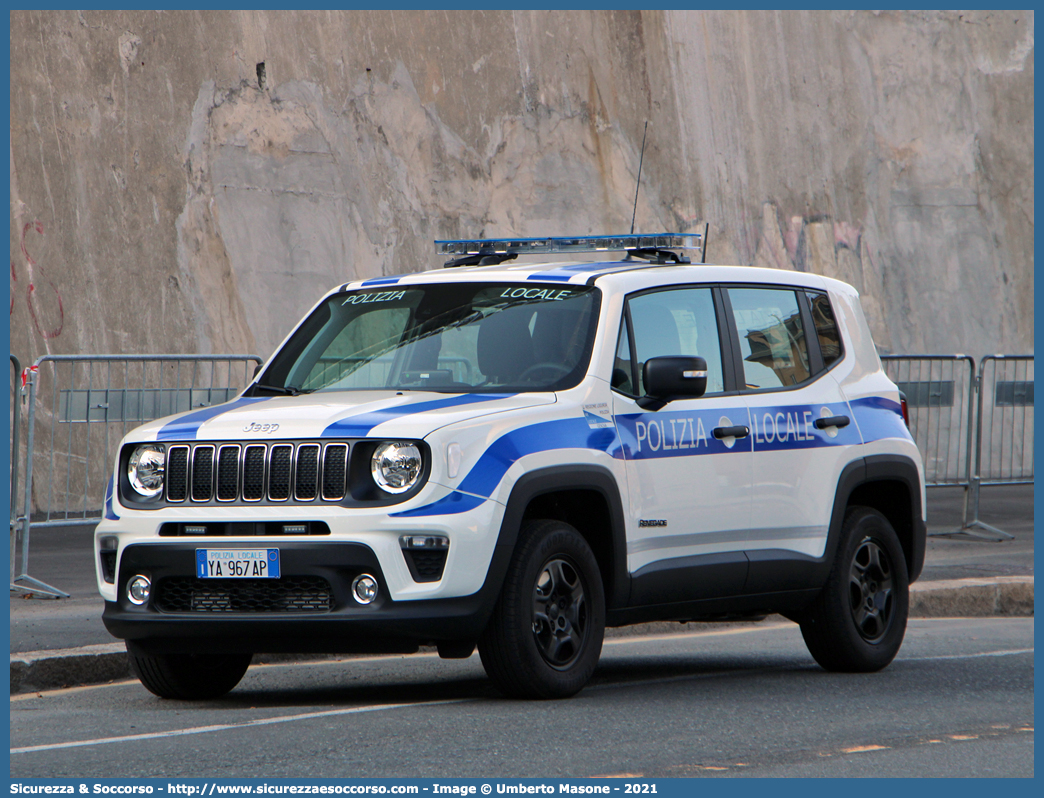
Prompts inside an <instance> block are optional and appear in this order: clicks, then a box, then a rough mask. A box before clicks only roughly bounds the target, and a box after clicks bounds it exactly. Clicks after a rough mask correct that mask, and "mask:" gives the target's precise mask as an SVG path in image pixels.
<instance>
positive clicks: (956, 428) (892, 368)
mask: <svg viewBox="0 0 1044 798" xmlns="http://www.w3.org/2000/svg"><path fill="white" fill-rule="evenodd" d="M881 361H882V362H883V364H884V367H885V373H887V374H888V376H889V377H890V378H891V379H892V381H893V382H894V383H896V385H898V386H899V390H900V391H902V392H903V393H904V394H906V405H907V409H908V411H909V414H910V433H911V434H912V435H913V438H914V441H915V442H916V443H917V448H918V449H920V451H921V458H922V460H923V461H924V482H925V485H926V486H928V487H936V486H939V485H960V486H967V485H968V474H969V465H970V463H971V450H972V447H973V445H974V439H973V437H972V427H971V425H972V422H973V420H974V419H973V416H972V409H973V408H974V407H975V361H974V360H973V359H972V358H971V357H969V356H968V355H886V356H883V357H882V358H881Z"/></svg>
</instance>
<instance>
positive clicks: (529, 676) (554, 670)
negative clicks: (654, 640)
mask: <svg viewBox="0 0 1044 798" xmlns="http://www.w3.org/2000/svg"><path fill="white" fill-rule="evenodd" d="M604 634H605V598H604V596H603V592H602V578H601V575H600V573H599V571H598V563H597V562H596V561H595V557H594V554H593V553H592V552H591V547H590V546H588V545H587V541H586V540H584V538H583V537H582V536H581V535H580V533H579V532H577V531H576V529H574V528H573V527H571V526H570V525H569V524H566V523H563V522H561V521H532V522H530V523H528V524H526V526H525V527H524V528H523V529H522V533H521V535H520V537H519V547H518V549H517V551H516V552H515V555H514V557H513V558H512V560H511V565H510V566H509V567H508V573H507V575H506V577H505V580H504V586H503V590H502V591H501V594H500V598H499V599H498V600H497V604H496V607H494V609H493V616H492V617H491V618H490V621H489V624H488V625H487V627H486V630H485V631H484V632H483V633H482V637H481V638H480V639H479V644H478V645H479V655H480V656H481V658H482V665H483V667H484V668H485V669H486V673H487V674H488V675H489V677H490V679H492V680H493V683H494V684H495V685H496V686H497V688H498V689H499V690H500V691H501V692H502V693H504V694H506V695H508V696H511V697H515V698H566V697H568V696H571V695H575V694H576V693H578V692H580V690H582V689H583V687H584V685H585V684H587V682H588V681H589V680H590V679H591V675H592V674H593V673H594V669H595V667H596V666H597V664H598V657H599V656H600V654H601V652H602V638H603V636H604Z"/></svg>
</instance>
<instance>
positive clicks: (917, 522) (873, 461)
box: [846, 455, 926, 584]
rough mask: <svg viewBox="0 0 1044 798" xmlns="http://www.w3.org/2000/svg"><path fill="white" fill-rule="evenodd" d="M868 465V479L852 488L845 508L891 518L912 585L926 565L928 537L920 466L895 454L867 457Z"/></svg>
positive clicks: (889, 520) (890, 522)
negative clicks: (860, 507)
mask: <svg viewBox="0 0 1044 798" xmlns="http://www.w3.org/2000/svg"><path fill="white" fill-rule="evenodd" d="M865 462H866V476H865V479H864V481H862V482H861V483H860V484H858V485H855V486H854V487H853V489H852V492H851V493H850V494H849V496H848V500H847V502H846V505H847V506H848V507H855V506H862V507H870V508H873V509H875V510H877V511H878V512H879V513H881V515H883V516H884V517H885V518H886V519H888V523H889V524H891V525H892V529H894V530H895V534H896V537H897V538H898V539H899V545H900V546H902V548H903V554H904V555H905V559H906V571H907V574H908V577H909V581H910V583H911V584H912V583H913V582H914V581H915V580H916V579H917V577H919V576H920V574H921V569H922V567H923V566H924V551H925V536H926V530H925V526H924V521H923V520H922V516H921V490H920V481H919V476H918V472H917V466H916V465H915V464H914V463H913V461H912V460H910V459H908V458H905V457H897V456H892V455H878V456H873V457H867V458H866V460H865Z"/></svg>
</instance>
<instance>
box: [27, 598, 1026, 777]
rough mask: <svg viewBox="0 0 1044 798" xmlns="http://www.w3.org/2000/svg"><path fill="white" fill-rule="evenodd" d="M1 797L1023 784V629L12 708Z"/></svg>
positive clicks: (925, 630) (755, 638)
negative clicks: (321, 782) (871, 654)
mask: <svg viewBox="0 0 1044 798" xmlns="http://www.w3.org/2000/svg"><path fill="white" fill-rule="evenodd" d="M10 762H11V775H12V777H15V778H18V777H23V778H24V777H60V776H71V777H91V776H95V777H129V776H137V777H167V778H178V777H182V778H187V777H193V778H233V777H286V776H299V777H311V778H319V777H337V778H349V777H350V778H359V777H419V778H452V777H483V776H499V777H563V776H607V775H622V774H630V775H633V776H638V775H641V776H643V777H644V778H647V779H648V778H656V779H658V778H667V777H678V776H732V777H735V776H755V777H761V776H875V777H882V776H935V777H941V776H948V777H957V776H1024V777H1031V776H1032V775H1033V619H1032V618H982V619H918V620H914V621H911V623H910V627H909V630H908V632H907V638H906V642H905V644H904V646H903V649H902V650H901V652H900V655H899V658H898V659H897V660H896V661H895V662H894V663H893V664H892V665H891V666H890V667H889V668H887V669H886V670H884V671H882V672H881V673H877V674H868V675H842V674H829V673H826V672H825V671H823V670H821V669H820V668H819V667H818V666H817V665H816V664H815V663H814V662H813V661H812V659H811V657H810V656H809V655H808V653H807V651H806V650H805V647H804V644H803V642H802V640H801V636H800V633H799V632H798V630H797V627H796V626H794V625H793V624H790V623H785V622H775V623H765V624H756V625H750V626H741V627H733V628H731V629H715V630H709V631H694V632H691V633H686V634H681V635H671V636H660V637H630V638H617V639H613V640H610V641H607V643H606V646H605V649H604V650H603V654H602V660H601V664H600V666H599V670H598V672H597V674H596V676H595V679H594V681H593V682H592V684H591V685H590V686H589V687H588V688H587V689H585V690H584V691H583V692H582V693H581V694H580V695H579V696H578V697H576V698H574V699H571V700H567V701H558V702H513V701H506V700H504V699H501V698H500V697H499V696H498V695H497V693H496V692H495V691H494V690H493V689H492V687H491V686H490V684H489V682H488V681H487V680H486V679H485V678H484V675H483V672H482V668H481V664H480V663H479V661H478V657H477V655H476V656H473V657H472V658H471V659H469V660H464V661H456V660H454V661H444V660H439V659H438V658H437V657H435V656H434V655H424V654H421V655H414V656H410V657H368V658H360V659H356V660H351V661H343V662H329V661H326V662H313V663H295V664H292V665H265V666H255V667H253V668H251V669H250V671H249V672H248V673H247V676H246V677H245V678H244V680H243V682H242V683H241V684H240V686H239V687H237V688H236V690H234V691H233V692H232V693H231V694H230V695H229V696H228V697H226V698H225V699H222V700H220V701H216V702H212V703H209V704H207V703H180V702H170V701H161V700H160V699H157V698H155V697H153V696H152V695H151V694H149V693H147V692H146V691H145V689H144V688H142V687H141V686H140V685H138V684H137V683H136V682H124V683H118V684H113V685H107V686H100V687H88V688H75V689H70V690H59V691H54V692H50V693H45V694H28V695H25V696H16V697H13V698H12V701H11V760H10Z"/></svg>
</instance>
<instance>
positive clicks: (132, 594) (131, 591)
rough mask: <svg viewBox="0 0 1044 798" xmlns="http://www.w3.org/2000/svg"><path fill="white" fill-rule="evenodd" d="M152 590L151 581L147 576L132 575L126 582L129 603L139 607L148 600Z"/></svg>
mask: <svg viewBox="0 0 1044 798" xmlns="http://www.w3.org/2000/svg"><path fill="white" fill-rule="evenodd" d="M151 591H152V582H151V581H150V580H149V578H148V577H147V576H141V575H140V574H139V575H138V576H135V577H132V578H131V580H130V582H128V583H127V599H128V601H130V603H131V604H136V605H138V606H139V607H140V606H141V605H142V604H144V603H145V602H146V601H148V600H149V593H150V592H151Z"/></svg>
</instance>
